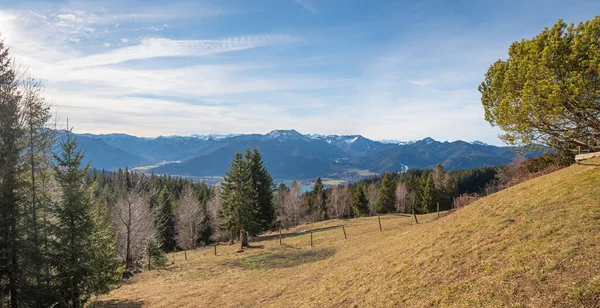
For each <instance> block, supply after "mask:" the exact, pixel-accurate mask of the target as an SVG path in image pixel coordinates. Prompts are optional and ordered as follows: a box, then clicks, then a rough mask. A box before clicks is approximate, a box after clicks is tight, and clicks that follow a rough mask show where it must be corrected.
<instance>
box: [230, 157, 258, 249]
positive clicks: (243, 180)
mask: <svg viewBox="0 0 600 308" xmlns="http://www.w3.org/2000/svg"><path fill="white" fill-rule="evenodd" d="M229 167H230V170H229V172H227V173H226V174H225V176H224V177H223V182H222V184H223V194H222V211H221V215H222V216H223V219H224V226H223V228H224V229H225V230H227V231H228V233H229V238H230V239H231V240H232V241H233V239H234V238H237V236H238V235H239V233H240V231H241V230H245V231H248V232H249V233H250V234H251V235H256V234H258V233H259V232H260V230H261V229H262V225H261V219H260V218H259V214H260V211H259V208H258V206H257V204H258V193H257V192H256V190H254V187H253V183H252V172H251V168H250V165H249V164H248V163H247V161H245V160H244V156H243V155H242V153H235V155H234V156H233V160H232V161H231V163H230V164H229Z"/></svg>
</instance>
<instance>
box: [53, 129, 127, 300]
mask: <svg viewBox="0 0 600 308" xmlns="http://www.w3.org/2000/svg"><path fill="white" fill-rule="evenodd" d="M60 148H61V152H60V154H59V155H55V157H54V158H55V160H56V165H54V175H55V178H56V181H57V183H58V185H59V187H60V192H61V202H60V203H59V204H58V205H57V206H56V207H55V208H54V213H53V214H54V216H55V219H56V222H55V224H56V225H55V226H54V232H53V242H52V248H51V252H50V257H51V260H52V264H53V268H54V271H53V272H54V273H56V276H55V277H54V279H53V280H54V281H53V283H54V284H55V292H54V294H55V295H56V296H57V300H58V303H59V304H58V305H60V306H71V307H83V306H84V305H85V303H86V302H87V301H88V300H89V299H90V297H91V296H93V295H96V294H101V293H105V292H108V290H109V286H110V284H111V283H113V282H115V279H116V278H117V276H116V273H117V268H116V266H117V264H116V261H115V255H114V252H115V249H114V247H115V237H114V233H112V232H111V231H110V226H109V224H108V218H106V213H105V212H104V214H103V213H102V211H96V210H97V208H95V207H94V205H93V203H92V201H91V199H90V197H91V196H90V195H91V194H90V191H89V189H88V187H87V184H86V181H85V180H86V177H87V175H88V174H89V164H88V165H87V166H86V167H85V168H83V169H81V162H82V160H83V154H82V153H81V151H80V150H79V149H78V145H77V141H76V140H75V139H73V138H72V136H71V132H70V131H69V130H67V131H66V138H65V140H63V141H62V142H61V145H60Z"/></svg>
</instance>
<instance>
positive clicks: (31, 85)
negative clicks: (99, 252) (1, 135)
mask: <svg viewBox="0 0 600 308" xmlns="http://www.w3.org/2000/svg"><path fill="white" fill-rule="evenodd" d="M22 87H23V97H22V126H23V128H24V132H25V135H24V136H23V137H24V138H22V140H21V141H22V143H23V150H22V152H21V161H22V162H24V163H23V168H22V169H23V171H25V172H24V174H23V178H24V180H25V182H26V185H24V187H23V188H24V190H23V193H22V196H23V197H22V198H21V202H22V204H23V205H22V208H23V210H24V214H25V215H24V217H23V218H24V226H23V227H24V230H25V232H24V235H25V236H26V237H25V241H24V243H23V275H24V277H25V278H26V279H25V280H24V285H23V291H22V293H23V301H24V302H25V303H26V305H29V306H48V305H49V304H50V303H49V302H48V301H47V299H48V298H49V297H50V296H49V295H48V293H49V285H48V283H42V282H43V281H45V282H47V281H48V279H49V278H50V277H49V275H50V273H49V271H48V270H47V269H48V264H47V263H48V262H47V260H46V259H47V258H46V250H47V247H46V246H45V245H44V244H45V243H46V241H45V240H44V238H43V235H48V231H49V230H47V229H48V225H47V223H45V222H47V220H41V221H40V219H39V218H40V217H39V214H40V213H47V210H48V209H49V206H50V202H51V200H50V196H49V190H50V188H49V183H48V181H49V177H50V176H51V175H50V174H49V173H50V172H51V168H50V164H51V160H52V156H51V152H52V146H53V144H54V142H55V139H54V131H53V130H51V129H47V128H46V124H47V122H48V120H49V119H50V107H49V106H48V104H47V103H46V102H45V100H44V98H43V97H42V95H41V91H42V88H41V84H40V83H39V82H38V81H36V80H34V79H33V78H31V77H27V78H25V79H24V80H23V83H22ZM44 217H45V216H44Z"/></svg>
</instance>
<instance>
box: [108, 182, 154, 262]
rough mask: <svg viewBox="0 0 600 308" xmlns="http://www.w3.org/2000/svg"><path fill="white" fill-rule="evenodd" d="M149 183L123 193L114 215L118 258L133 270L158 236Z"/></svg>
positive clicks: (136, 185)
mask: <svg viewBox="0 0 600 308" xmlns="http://www.w3.org/2000/svg"><path fill="white" fill-rule="evenodd" d="M148 185H149V184H148V182H147V180H145V178H141V179H139V180H138V181H137V182H136V183H134V185H133V188H131V189H130V190H128V191H126V192H123V194H122V196H121V197H120V198H119V199H118V200H117V203H116V204H115V209H114V212H113V216H114V224H115V229H116V231H117V254H118V256H119V257H120V258H121V259H122V260H123V261H124V262H125V268H126V269H128V270H131V269H132V268H133V266H134V264H135V263H136V262H137V261H140V260H141V259H142V258H143V257H144V253H145V251H146V249H145V248H146V244H147V242H148V240H149V239H150V238H151V237H153V236H155V234H156V228H155V226H154V222H153V219H152V213H151V211H150V204H149V201H148V199H149V198H148V197H149V195H150V194H152V193H148V191H149V190H151V191H154V190H155V189H148Z"/></svg>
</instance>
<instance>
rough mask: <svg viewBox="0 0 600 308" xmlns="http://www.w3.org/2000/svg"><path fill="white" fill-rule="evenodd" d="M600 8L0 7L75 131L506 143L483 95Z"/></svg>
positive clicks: (7, 30) (289, 3) (391, 4)
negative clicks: (285, 133)
mask: <svg viewBox="0 0 600 308" xmlns="http://www.w3.org/2000/svg"><path fill="white" fill-rule="evenodd" d="M599 12H600V1H580V0H572V1H553V0H547V1H522V0H521V1H483V0H481V1H351V0H344V1H341V0H340V1H328V0H271V1H266V0H265V1H236V0H225V1H165V2H161V1H138V2H135V1H110V0H109V1H102V2H101V1H89V2H86V1H79V2H71V1H66V2H65V1H56V2H49V1H27V0H18V1H13V0H8V1H7V0H0V33H1V35H2V36H3V37H4V38H5V42H6V43H7V44H8V45H9V47H10V48H11V50H12V54H13V55H14V56H15V57H16V59H17V60H18V62H19V63H20V64H21V66H22V67H25V68H27V69H28V71H29V72H30V73H31V74H32V75H33V76H35V77H37V78H39V79H41V80H42V81H43V83H44V85H45V87H46V91H45V93H46V97H47V98H48V99H49V100H51V101H52V102H53V106H54V107H55V109H56V110H55V111H56V113H57V114H58V115H59V117H60V119H61V120H64V119H66V118H67V117H68V118H69V124H70V125H72V126H74V128H75V131H77V132H91V133H110V132H124V133H129V134H133V135H138V136H157V135H172V134H179V135H190V134H209V133H223V134H226V133H266V132H268V131H270V130H273V129H292V128H294V129H296V130H298V131H300V132H301V133H311V134H312V133H318V134H362V135H364V136H366V137H369V138H372V139H397V140H410V139H422V138H424V137H427V136H430V137H433V138H434V139H437V140H456V139H461V140H467V141H470V140H481V141H484V142H488V143H491V144H501V142H500V140H499V139H498V138H497V135H498V134H499V133H500V131H499V130H497V129H496V128H492V127H490V125H489V124H488V123H487V122H486V121H485V120H484V117H483V108H482V107H481V103H480V95H479V93H478V92H477V86H478V84H479V83H481V81H482V79H483V76H484V74H485V72H486V70H487V68H488V67H489V65H490V64H492V63H493V62H494V61H495V60H497V59H499V58H505V57H506V54H507V50H508V47H509V45H510V43H511V42H513V41H516V40H520V39H523V38H530V37H532V36H534V35H536V34H537V33H539V32H540V31H541V30H542V29H543V28H544V27H547V26H551V25H552V24H554V23H555V22H556V21H558V19H561V18H562V19H564V20H565V21H567V22H578V21H583V20H588V19H591V18H592V17H594V15H595V14H598V13H599Z"/></svg>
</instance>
